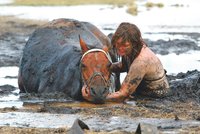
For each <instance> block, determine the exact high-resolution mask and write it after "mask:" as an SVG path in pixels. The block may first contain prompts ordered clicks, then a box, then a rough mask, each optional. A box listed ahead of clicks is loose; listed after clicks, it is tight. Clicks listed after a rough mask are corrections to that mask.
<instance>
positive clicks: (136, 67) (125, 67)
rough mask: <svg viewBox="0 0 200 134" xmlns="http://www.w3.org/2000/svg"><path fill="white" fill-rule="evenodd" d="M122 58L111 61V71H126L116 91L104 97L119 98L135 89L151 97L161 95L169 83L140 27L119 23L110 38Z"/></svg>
mask: <svg viewBox="0 0 200 134" xmlns="http://www.w3.org/2000/svg"><path fill="white" fill-rule="evenodd" d="M111 43H112V45H113V47H114V48H115V50H116V51H117V54H119V55H120V56H121V57H122V60H121V61H120V62H117V63H113V64H112V66H111V71H113V72H127V75H126V77H125V79H124V81H123V82H122V85H121V88H120V89H119V91H117V92H114V93H111V94H109V95H108V96H107V101H118V102H122V101H124V100H125V99H127V98H129V96H131V95H132V94H133V93H134V92H136V91H137V92H138V93H141V94H143V95H147V96H151V97H164V96H165V95H166V94H168V93H169V91H170V90H169V83H168V81H167V78H166V74H165V70H164V68H163V65H162V63H161V62H160V60H159V58H158V57H157V56H156V55H155V54H154V53H153V52H152V51H151V50H150V49H149V48H148V47H147V45H146V44H145V42H144V41H143V39H142V37H141V32H140V30H139V28H138V27H137V26H136V25H134V24H130V23H121V24H120V25H119V27H118V28H117V30H116V32H115V33H114V35H113V37H112V41H111Z"/></svg>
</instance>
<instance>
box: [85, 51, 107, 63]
mask: <svg viewBox="0 0 200 134" xmlns="http://www.w3.org/2000/svg"><path fill="white" fill-rule="evenodd" d="M85 59H86V60H85V62H90V63H98V64H101V63H105V62H106V61H108V58H107V57H106V55H105V54H104V53H103V52H94V53H90V54H87V55H86V56H85Z"/></svg>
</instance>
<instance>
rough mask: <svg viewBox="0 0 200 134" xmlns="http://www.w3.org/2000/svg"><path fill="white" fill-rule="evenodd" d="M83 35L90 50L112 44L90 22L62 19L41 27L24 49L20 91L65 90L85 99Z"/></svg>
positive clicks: (20, 68)
mask: <svg viewBox="0 0 200 134" xmlns="http://www.w3.org/2000/svg"><path fill="white" fill-rule="evenodd" d="M79 35H80V36H81V38H82V39H83V40H84V41H85V42H86V43H87V44H88V47H89V48H90V49H91V48H102V47H103V45H106V46H108V47H110V41H109V39H108V37H107V36H105V35H104V34H103V33H102V32H100V31H99V30H98V29H97V28H96V27H95V26H94V25H92V24H90V23H87V22H79V21H77V20H71V19H58V20H54V21H52V22H50V23H48V24H47V25H44V26H42V27H41V28H39V29H37V30H36V31H35V32H34V33H33V34H32V35H31V36H30V38H29V40H28V42H27V43H26V45H25V48H24V51H23V55H22V59H21V63H20V67H19V76H18V84H19V88H20V92H36V93H50V92H51V93H52V92H64V93H65V94H67V95H69V96H70V97H72V98H74V99H82V93H81V88H82V86H83V80H82V75H81V70H80V59H81V56H82V53H81V47H80V44H79V43H80V42H79V38H78V37H79Z"/></svg>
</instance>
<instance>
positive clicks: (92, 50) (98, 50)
mask: <svg viewBox="0 0 200 134" xmlns="http://www.w3.org/2000/svg"><path fill="white" fill-rule="evenodd" d="M92 52H103V53H104V54H105V55H106V57H107V58H108V60H109V61H110V63H112V59H111V57H110V54H109V53H107V52H106V51H104V50H103V49H98V48H94V49H90V50H88V51H87V52H85V53H84V54H83V56H82V57H81V61H82V60H83V58H84V57H85V56H86V55H87V54H88V53H92Z"/></svg>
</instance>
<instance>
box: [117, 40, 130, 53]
mask: <svg viewBox="0 0 200 134" xmlns="http://www.w3.org/2000/svg"><path fill="white" fill-rule="evenodd" d="M115 47H116V49H117V53H118V54H119V55H120V56H128V55H131V53H132V49H133V47H132V45H131V43H130V42H128V41H126V42H123V41H122V38H119V39H118V40H117V42H116V44H115Z"/></svg>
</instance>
